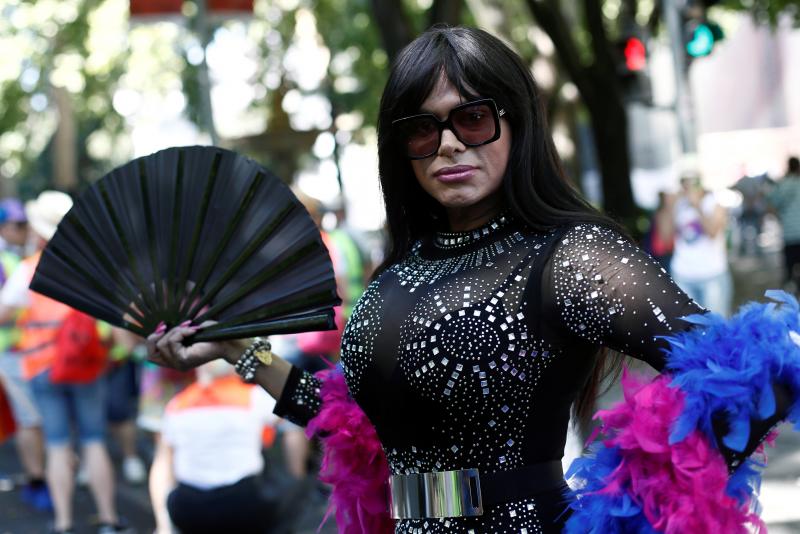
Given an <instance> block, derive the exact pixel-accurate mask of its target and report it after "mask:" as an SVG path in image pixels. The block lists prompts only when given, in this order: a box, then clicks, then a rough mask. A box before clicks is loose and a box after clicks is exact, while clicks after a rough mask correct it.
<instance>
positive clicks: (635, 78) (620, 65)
mask: <svg viewBox="0 0 800 534" xmlns="http://www.w3.org/2000/svg"><path fill="white" fill-rule="evenodd" d="M617 52H618V55H617V58H618V59H617V78H618V80H619V82H620V87H621V89H622V93H623V96H624V98H625V99H626V100H629V101H643V102H648V101H649V100H650V97H651V91H650V78H649V76H648V74H647V46H646V45H645V42H644V39H642V38H641V37H640V36H639V35H638V34H637V33H630V34H627V35H625V36H623V37H622V38H621V39H620V40H619V41H617Z"/></svg>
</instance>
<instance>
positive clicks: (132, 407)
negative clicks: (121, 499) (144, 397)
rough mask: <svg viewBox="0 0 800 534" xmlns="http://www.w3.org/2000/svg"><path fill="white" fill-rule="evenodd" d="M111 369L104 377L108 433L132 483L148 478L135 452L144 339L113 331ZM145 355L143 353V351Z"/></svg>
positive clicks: (124, 473)
mask: <svg viewBox="0 0 800 534" xmlns="http://www.w3.org/2000/svg"><path fill="white" fill-rule="evenodd" d="M111 338H112V340H113V343H114V346H113V348H112V349H111V358H110V360H111V361H110V362H109V369H108V371H107V372H106V375H105V381H106V388H107V392H108V394H107V396H106V408H107V418H108V424H109V430H110V431H111V435H112V436H113V437H114V438H115V440H116V442H117V444H118V445H119V448H120V451H121V453H122V476H123V478H124V479H125V481H126V482H128V483H129V484H141V483H143V482H144V481H145V480H146V479H147V468H146V467H145V465H144V462H143V461H142V459H141V457H140V456H139V454H138V452H137V450H136V437H137V427H136V417H137V415H138V412H139V375H140V371H141V361H140V360H141V358H140V357H137V350H138V351H139V354H140V355H143V354H146V353H147V352H146V349H145V348H144V345H143V342H144V340H143V339H141V338H140V337H138V336H136V335H135V334H133V333H131V332H128V331H127V330H123V329H121V328H112V330H111ZM142 349H143V350H144V351H145V352H144V353H143V354H142V353H141V350H142Z"/></svg>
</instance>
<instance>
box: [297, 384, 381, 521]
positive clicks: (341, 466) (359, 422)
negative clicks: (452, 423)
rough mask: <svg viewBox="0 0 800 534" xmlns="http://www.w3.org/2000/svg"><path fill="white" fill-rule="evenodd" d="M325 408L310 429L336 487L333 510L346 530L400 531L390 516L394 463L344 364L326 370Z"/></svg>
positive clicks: (326, 478)
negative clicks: (358, 401)
mask: <svg viewBox="0 0 800 534" xmlns="http://www.w3.org/2000/svg"><path fill="white" fill-rule="evenodd" d="M317 377H318V378H320V380H321V381H322V386H321V387H320V396H321V398H322V408H321V409H320V411H319V413H318V414H317V415H316V416H315V417H314V418H313V419H312V420H311V421H310V422H309V424H308V426H307V428H306V433H307V434H308V436H309V437H315V436H316V437H319V438H320V440H321V442H322V447H323V458H322V466H321V468H320V480H322V481H323V482H325V483H327V484H330V485H331V486H332V491H331V496H330V499H329V509H328V512H329V514H330V513H331V512H333V513H335V515H336V523H337V525H338V527H339V532H340V534H388V533H391V532H394V521H393V520H392V519H391V518H390V517H389V504H388V481H389V466H388V463H387V461H386V456H385V455H384V452H383V449H382V448H381V444H380V441H379V440H378V435H377V434H376V432H375V428H374V427H373V426H372V423H370V421H369V419H367V416H366V415H365V414H364V412H363V411H362V410H361V408H359V406H358V404H356V402H355V401H354V400H353V399H352V398H351V397H350V394H349V392H348V389H347V384H346V383H345V379H344V374H343V373H342V371H341V368H334V369H331V370H326V371H321V372H320V373H317Z"/></svg>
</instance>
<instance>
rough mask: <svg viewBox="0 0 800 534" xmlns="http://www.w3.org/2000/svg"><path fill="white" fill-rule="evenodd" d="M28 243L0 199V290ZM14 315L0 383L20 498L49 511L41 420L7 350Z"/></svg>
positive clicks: (2, 343)
mask: <svg viewBox="0 0 800 534" xmlns="http://www.w3.org/2000/svg"><path fill="white" fill-rule="evenodd" d="M27 241H28V217H27V216H26V215H25V208H24V206H23V205H22V202H21V201H20V200H19V199H16V198H5V199H3V200H0V288H2V287H3V286H5V285H6V281H7V280H8V277H9V276H11V273H13V272H14V271H15V270H16V268H17V266H18V265H19V263H20V261H21V260H22V258H23V255H24V251H25V246H26V244H27ZM15 323H16V316H15V315H14V314H7V316H6V317H5V318H4V320H3V321H2V323H0V382H2V385H3V387H4V389H5V391H6V395H7V397H8V399H9V402H10V405H11V409H12V413H13V416H14V419H15V422H16V432H15V433H14V441H15V444H16V448H17V454H18V456H19V460H20V463H21V464H22V467H23V469H24V471H25V476H26V479H27V480H26V483H25V485H24V486H23V487H22V499H23V501H25V502H26V503H27V504H29V505H30V506H33V507H34V508H36V509H39V510H51V509H52V507H53V506H52V502H51V500H50V494H49V492H48V490H47V485H46V484H45V480H44V478H45V476H44V438H43V436H42V417H41V415H40V414H39V409H38V408H37V407H36V403H35V402H34V400H33V394H32V393H31V390H30V384H29V383H28V381H27V380H25V379H23V377H22V370H21V365H20V358H19V357H17V356H15V355H14V354H11V353H10V352H9V351H10V349H11V348H12V347H13V346H14V345H15V344H16V342H17V341H18V340H19V330H18V329H17V328H16V324H15Z"/></svg>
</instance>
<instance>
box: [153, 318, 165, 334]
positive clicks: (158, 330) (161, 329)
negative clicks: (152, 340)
mask: <svg viewBox="0 0 800 534" xmlns="http://www.w3.org/2000/svg"><path fill="white" fill-rule="evenodd" d="M166 331H167V325H166V324H164V321H161V322H160V323H158V326H156V330H155V333H156V334H163V333H164V332H166Z"/></svg>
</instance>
